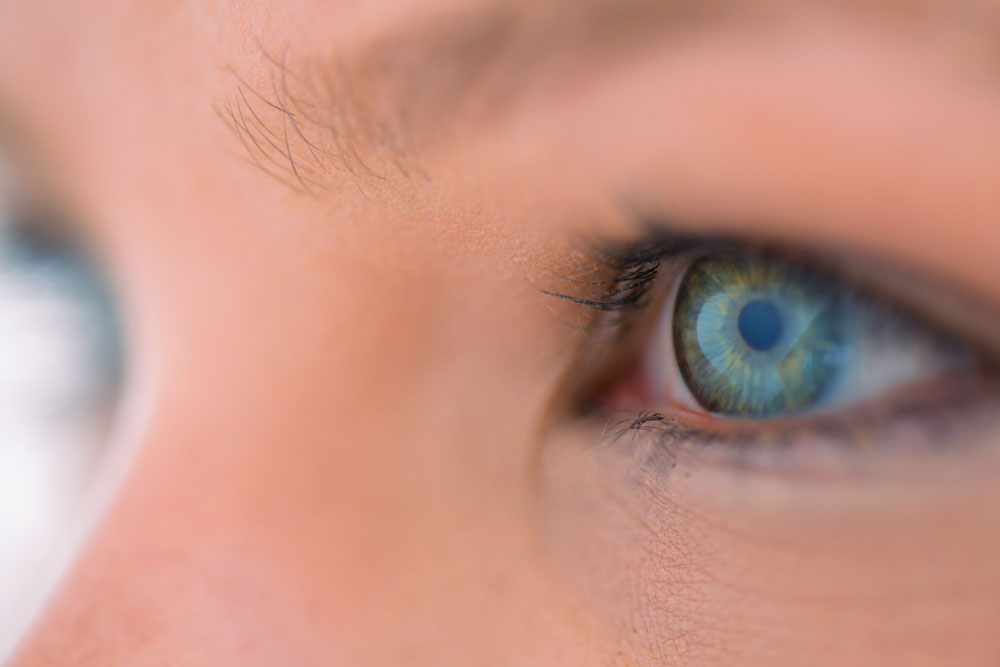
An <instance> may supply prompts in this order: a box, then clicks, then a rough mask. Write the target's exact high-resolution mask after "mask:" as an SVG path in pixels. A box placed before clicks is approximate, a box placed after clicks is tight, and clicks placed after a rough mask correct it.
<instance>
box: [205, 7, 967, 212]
mask: <svg viewBox="0 0 1000 667" xmlns="http://www.w3.org/2000/svg"><path fill="white" fill-rule="evenodd" d="M817 7H822V8H837V9H838V10H845V9H846V8H849V9H850V10H851V11H853V12H855V13H858V12H864V13H865V14H869V15H870V16H868V18H874V17H883V18H884V17H886V16H891V17H894V18H904V19H913V18H915V17H917V16H922V17H923V21H922V22H926V20H927V19H928V16H925V14H933V16H934V17H940V16H941V12H942V11H946V8H942V7H940V5H939V4H938V3H934V2H928V1H925V0H831V1H830V2H821V3H816V4H815V5H813V6H811V7H810V8H812V9H815V8H817ZM976 7H977V5H976V4H975V0H968V4H966V3H963V4H962V6H961V7H958V8H955V7H953V8H951V9H950V10H947V11H948V12H949V14H953V15H956V16H957V15H960V14H961V12H958V11H957V10H958V9H961V10H963V11H964V12H965V13H966V14H975V16H969V15H965V14H961V15H962V18H963V22H968V21H975V20H977V19H978V20H981V16H980V14H979V13H977V12H975V11H970V10H973V9H974V8H976ZM794 9H803V7H801V6H797V5H796V4H795V3H794V2H789V1H788V0H745V1H743V2H734V1H733V0H551V1H550V2H530V0H512V1H508V2H503V1H502V0H501V1H499V2H498V1H495V0H493V1H492V2H490V3H487V4H484V5H481V6H478V7H474V8H470V9H463V10H460V11H457V12H453V13H445V14H443V15H439V16H431V17H429V18H427V19H425V20H423V21H419V22H414V23H411V24H409V25H406V26H405V27H402V28H400V27H394V28H393V29H392V30H391V31H389V32H386V33H383V34H381V35H377V36H375V37H373V38H371V39H369V40H367V41H365V42H362V43H361V44H360V45H359V46H358V47H357V48H353V49H344V50H342V51H337V52H334V53H332V54H319V55H311V56H298V57H296V58H294V59H293V58H292V57H291V56H290V55H289V50H288V49H286V50H285V51H284V52H283V53H282V54H281V55H280V56H276V55H274V54H273V53H271V52H269V51H268V50H267V49H265V48H264V47H263V46H261V52H262V56H263V58H264V60H265V62H266V65H267V70H268V76H266V77H265V80H266V81H265V84H264V85H263V89H262V88H261V87H260V85H258V86H254V85H250V84H249V83H247V81H246V79H244V78H242V77H241V76H240V75H239V74H237V73H236V72H235V70H231V71H232V73H233V74H234V75H235V76H236V77H237V79H238V82H237V91H236V93H235V94H232V95H230V96H229V97H228V98H227V100H226V101H225V102H224V103H223V104H221V105H220V107H219V109H218V111H219V113H220V115H221V116H222V117H223V120H224V121H226V122H227V124H229V125H230V127H231V128H232V129H233V130H234V132H235V133H236V134H237V136H238V137H239V138H240V140H241V141H242V143H243V145H244V147H245V148H246V149H247V151H248V153H249V155H250V159H251V160H252V161H253V162H255V163H256V164H257V165H258V166H259V167H261V168H262V169H263V170H264V171H266V172H268V173H269V174H271V175H272V176H275V177H276V178H279V180H282V181H284V182H286V183H287V184H288V185H289V186H291V187H292V188H293V189H296V190H298V191H301V192H305V193H314V192H316V191H317V190H327V189H333V187H334V183H335V182H337V181H338V180H342V179H338V178H337V177H338V176H340V177H347V179H348V181H349V182H353V183H355V184H356V185H357V186H358V187H361V188H362V189H369V190H370V189H372V188H373V187H374V188H377V187H378V184H379V183H380V182H384V181H387V180H390V179H391V178H392V177H393V176H395V175H401V176H403V177H407V178H409V177H413V176H415V175H420V174H422V172H421V170H420V159H419V158H420V156H421V155H422V154H424V153H425V152H426V151H428V150H430V149H432V148H433V147H435V146H439V145H441V144H446V143H447V142H448V141H449V140H450V139H454V138H455V137H457V136H460V135H461V133H462V132H467V131H469V130H471V129H473V128H475V127H481V126H482V125H483V124H484V123H485V122H487V121H490V120H495V119H497V118H498V117H500V116H501V115H502V114H504V113H505V112H507V111H509V110H510V109H511V108H513V107H514V106H515V105H516V104H518V103H519V101H521V100H523V99H524V98H526V97H527V96H529V94H530V93H531V92H533V91H539V90H542V91H543V92H544V91H545V90H551V89H552V88H553V87H555V86H557V85H558V84H559V83H560V82H561V81H564V80H566V79H567V78H568V77H571V76H572V75H573V74H574V73H576V72H581V71H583V72H590V73H593V72H594V71H596V70H598V69H599V68H600V67H602V66H606V65H608V64H609V63H612V62H617V60H618V59H620V58H621V57H622V56H623V55H626V54H628V53H631V52H634V51H635V50H636V49H638V48H640V47H642V46H644V45H648V44H650V43H651V42H652V41H653V40H656V39H662V38H665V37H668V36H670V35H674V34H678V33H681V32H683V33H684V34H685V36H687V35H692V34H695V32H694V31H695V30H696V29H699V28H701V27H705V26H715V27H718V26H720V24H724V23H727V22H730V23H744V24H753V23H762V24H764V25H769V24H771V23H773V20H774V19H775V18H776V17H777V16H780V15H781V14H784V15H787V14H789V11H790V10H794ZM588 66H589V68H588Z"/></svg>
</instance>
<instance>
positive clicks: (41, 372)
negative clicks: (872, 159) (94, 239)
mask: <svg viewBox="0 0 1000 667" xmlns="http://www.w3.org/2000/svg"><path fill="white" fill-rule="evenodd" d="M2 173H3V172H2V171H0V174H2ZM12 187H13V186H12V185H11V183H10V182H9V181H8V182H4V183H0V630H2V632H0V635H3V636H2V637H0V638H2V639H3V642H0V643H4V642H6V643H9V642H11V641H14V640H13V639H11V638H9V637H7V636H6V635H7V634H8V633H11V632H12V631H13V628H15V627H19V626H21V625H23V624H24V622H25V621H24V619H23V618H22V617H23V616H24V615H25V614H26V613H30V612H26V611H25V610H26V609H31V608H33V607H37V605H38V602H37V600H36V599H35V598H37V596H38V589H39V586H41V585H43V584H44V583H45V582H43V581H42V579H44V578H45V577H46V576H49V575H48V573H49V572H51V571H52V569H53V568H58V567H60V564H58V563H57V561H59V559H61V558H63V556H62V555H60V554H59V553H58V551H59V548H60V547H61V546H62V545H63V544H64V543H65V540H66V536H67V535H69V534H70V533H71V532H73V530H74V529H75V528H76V526H75V525H74V524H75V523H76V522H78V521H79V520H80V516H79V515H80V513H81V508H82V507H83V506H84V504H85V503H84V502H83V500H84V497H85V495H86V494H87V493H88V492H89V488H88V487H89V485H90V484H91V482H92V480H93V478H94V473H95V471H96V470H97V468H98V465H99V463H100V462H101V459H102V455H103V453H104V451H105V448H106V445H107V441H108V435H109V429H110V423H111V420H112V416H113V412H114V408H115V403H116V400H117V394H118V386H119V375H120V371H121V358H120V356H121V352H120V345H119V336H118V327H117V322H116V318H115V315H114V311H113V307H112V302H111V300H110V299H109V296H108V293H107V291H106V289H105V287H104V284H103V282H102V281H101V278H100V277H99V275H98V273H97V271H95V269H94V268H93V266H92V265H91V264H90V263H88V262H87V261H86V260H85V259H84V257H83V256H82V254H81V253H79V252H78V251H77V250H76V249H75V248H74V247H72V246H71V245H69V244H67V243H63V242H61V241H56V240H53V239H52V238H49V237H46V236H43V235H39V234H35V233H34V231H33V230H32V228H31V225H30V224H28V223H23V222H21V221H20V220H18V219H17V216H18V214H17V213H16V212H15V207H14V206H13V205H12V200H13V193H12ZM18 210H20V209H18ZM4 650H9V647H8V646H0V651H4ZM3 657H4V656H2V655H0V660H2V659H3Z"/></svg>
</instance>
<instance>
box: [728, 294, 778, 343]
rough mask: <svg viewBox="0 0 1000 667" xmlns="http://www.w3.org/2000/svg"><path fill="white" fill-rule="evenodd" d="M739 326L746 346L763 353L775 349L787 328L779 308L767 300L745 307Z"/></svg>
mask: <svg viewBox="0 0 1000 667" xmlns="http://www.w3.org/2000/svg"><path fill="white" fill-rule="evenodd" d="M738 326H739V331H740V335H741V336H742V337H743V340H744V341H746V344H747V345H749V346H750V347H752V348H753V349H755V350H760V351H762V352H763V351H764V350H770V349H771V348H772V347H774V345H775V343H777V342H778V340H779V339H780V338H781V334H782V332H783V331H784V328H785V325H784V323H783V322H782V320H781V313H780V312H778V308H777V306H775V305H774V303H773V302H772V301H768V300H766V299H755V300H753V301H751V302H750V303H748V304H747V305H745V306H743V309H742V310H740V316H739V318H738Z"/></svg>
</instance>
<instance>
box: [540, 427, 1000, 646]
mask: <svg viewBox="0 0 1000 667" xmlns="http://www.w3.org/2000/svg"><path fill="white" fill-rule="evenodd" d="M594 438H595V436H594V434H593V433H578V434H575V435H572V436H569V435H567V436H566V437H565V439H564V440H562V441H560V442H556V443H554V445H553V446H552V447H551V448H550V451H549V453H548V454H547V455H546V457H545V459H544V460H543V467H542V470H543V480H544V485H543V488H544V498H545V503H544V504H543V507H545V508H546V515H545V517H546V527H547V528H548V532H547V533H546V535H547V536H548V537H549V541H548V542H547V549H548V553H549V555H550V557H551V558H552V559H553V560H554V561H556V562H558V563H559V564H560V572H562V573H564V575H565V576H566V578H567V579H568V580H569V581H570V582H571V583H572V585H573V586H574V587H576V588H577V589H579V590H582V591H584V592H585V596H586V598H587V600H588V601H589V604H590V605H591V607H592V608H593V609H595V610H596V612H595V613H598V614H603V617H604V618H605V619H606V627H607V628H611V629H613V633H614V634H615V635H616V636H617V641H619V642H621V643H623V644H625V645H627V646H629V647H630V649H629V650H630V651H631V653H630V654H632V655H635V656H648V655H653V656H657V655H659V656H663V655H671V656H676V655H680V656H683V657H684V658H685V659H686V660H688V662H689V663H690V664H719V663H726V662H729V661H730V659H731V658H732V656H734V655H738V656H739V663H740V664H746V665H757V664H760V665H768V664H830V665H842V664H880V663H884V662H886V661H893V660H898V659H900V658H901V656H905V657H904V658H903V659H904V660H905V661H906V662H907V664H928V665H930V664H943V663H948V662H954V661H956V660H961V661H967V662H968V663H969V664H988V663H989V662H991V661H992V660H994V659H995V658H996V656H997V655H1000V645H998V644H997V642H996V640H995V633H993V632H992V630H991V628H993V627H995V626H996V624H997V623H998V622H1000V604H997V602H996V601H997V600H998V599H1000V576H998V573H997V569H996V567H995V563H996V559H997V558H998V557H1000V537H997V535H996V534H995V531H990V530H984V527H985V526H988V525H992V522H993V519H992V518H991V517H992V515H993V514H995V511H994V510H993V509H991V508H994V507H995V506H996V502H997V492H996V490H995V486H994V485H993V483H992V482H991V481H990V479H991V477H992V476H993V475H995V473H996V469H997V461H995V460H983V461H982V462H981V464H982V465H981V470H982V471H985V472H980V473H977V474H975V475H974V476H973V477H970V476H969V474H968V472H969V469H968V468H967V466H966V462H960V463H956V462H954V461H952V462H948V461H946V460H942V461H937V462H935V463H933V464H931V465H923V464H919V463H915V464H912V465H904V466H900V468H901V469H900V470H895V471H884V472H885V474H884V475H883V474H882V472H880V473H879V476H880V478H874V477H868V478H865V477H863V476H859V477H858V478H853V479H851V480H845V481H841V482H825V481H817V480H799V481H795V480H790V479H780V478H779V479H767V478H754V477H753V476H752V475H753V473H751V472H749V471H747V470H744V471H740V470H720V469H715V470H712V469H707V468H704V467H698V466H697V465H696V464H693V463H691V462H685V461H683V460H680V461H678V460H676V459H668V458H667V457H664V456H663V453H662V450H657V446H653V445H648V444H645V443H643V442H642V437H641V436H639V437H638V438H636V439H633V440H631V441H629V439H628V438H622V439H621V440H619V441H618V442H617V443H614V444H608V443H604V444H601V443H600V442H599V441H596V440H595V439H594ZM675 463H676V465H675ZM931 489H933V492H931V491H930V490H931ZM880 656H881V657H880Z"/></svg>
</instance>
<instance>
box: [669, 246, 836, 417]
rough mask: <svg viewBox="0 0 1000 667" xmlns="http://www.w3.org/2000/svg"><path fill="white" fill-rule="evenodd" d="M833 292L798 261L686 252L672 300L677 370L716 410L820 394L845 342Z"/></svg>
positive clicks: (792, 405) (746, 410)
mask: <svg viewBox="0 0 1000 667" xmlns="http://www.w3.org/2000/svg"><path fill="white" fill-rule="evenodd" d="M840 303H841V299H840V298H839V296H838V295H836V294H832V293H831V292H830V290H828V289H826V288H825V287H824V286H823V283H822V280H821V279H820V278H819V277H818V276H816V275H814V274H812V273H811V272H808V271H806V270H803V269H799V268H795V267H791V266H789V265H787V264H785V263H783V262H780V261H777V260H771V259H767V258H764V257H758V256H720V257H710V258H705V259H701V260H698V261H697V262H695V263H694V264H693V265H692V266H691V268H690V270H689V271H688V273H687V275H686V276H685V278H684V280H683V282H682V284H681V286H680V290H679V292H678V295H677V304H676V307H675V310H674V320H673V322H674V325H673V338H674V347H675V352H676V356H677V361H678V365H679V367H680V370H681V375H682V376H683V378H684V381H685V383H686V384H687V387H688V389H689V390H690V391H691V393H692V394H693V395H694V397H695V399H696V400H697V401H698V402H699V403H700V404H701V405H702V406H704V407H705V408H706V409H708V410H711V411H713V412H716V413H718V414H722V415H727V416H732V417H744V418H761V417H772V416H776V415H781V414H792V413H797V412H802V411H804V410H807V409H809V408H811V407H813V406H815V405H816V404H817V403H819V402H820V401H821V400H822V398H823V396H824V395H825V394H826V393H827V392H828V391H829V390H830V389H831V387H833V386H834V385H835V384H836V382H837V380H838V378H839V376H840V374H841V370H842V368H843V366H844V363H845V359H846V358H847V353H848V351H849V348H848V345H849V343H848V342H847V341H845V330H844V329H845V327H844V325H843V318H842V317H841V306H840Z"/></svg>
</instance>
